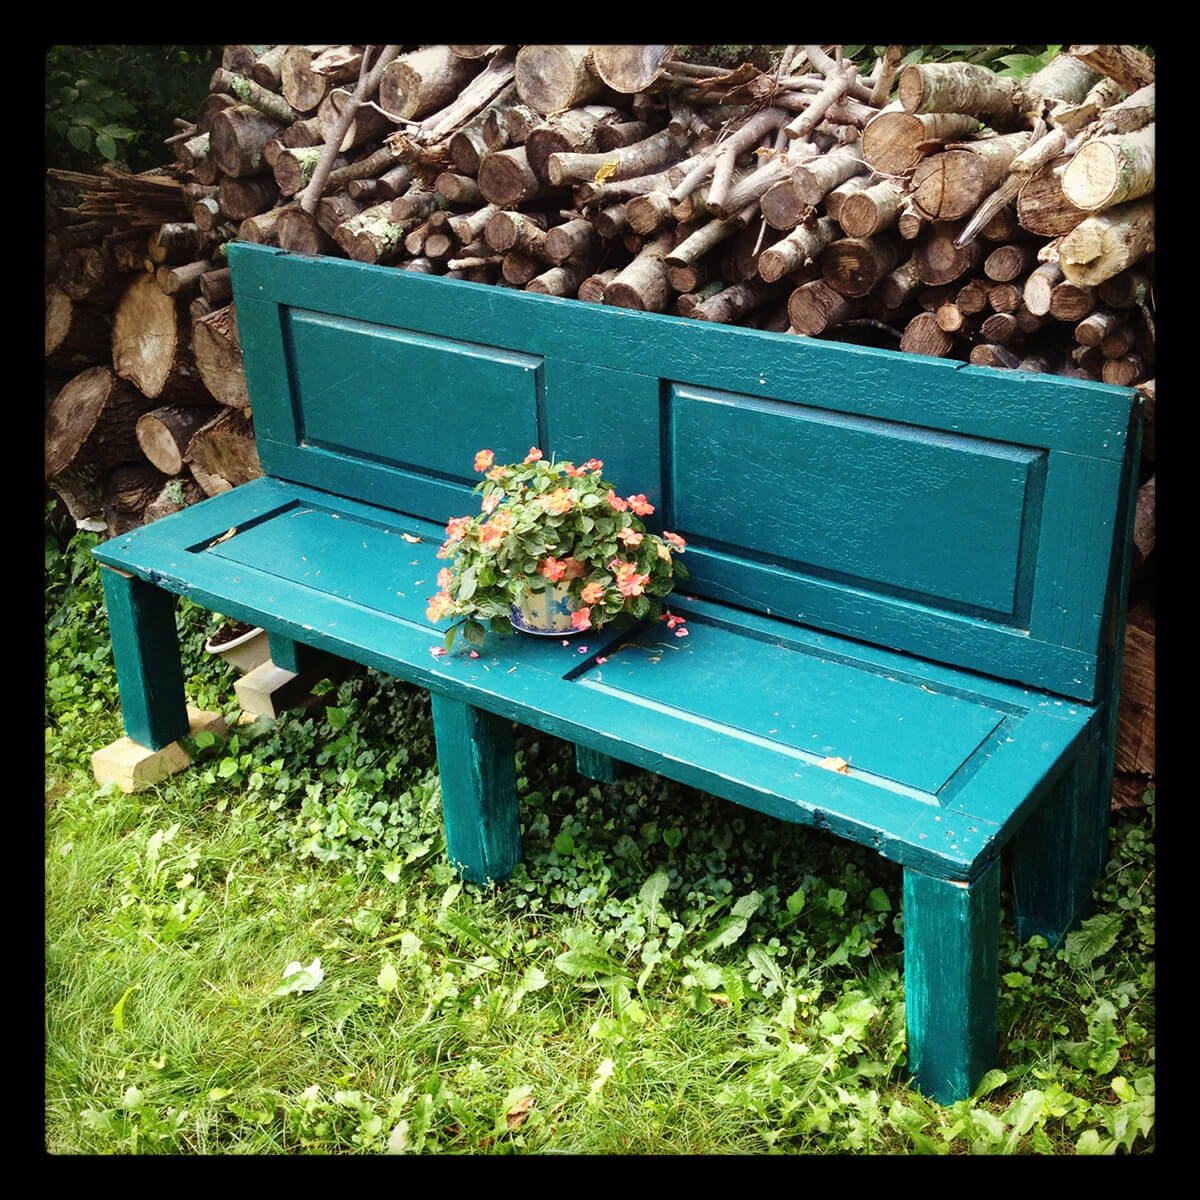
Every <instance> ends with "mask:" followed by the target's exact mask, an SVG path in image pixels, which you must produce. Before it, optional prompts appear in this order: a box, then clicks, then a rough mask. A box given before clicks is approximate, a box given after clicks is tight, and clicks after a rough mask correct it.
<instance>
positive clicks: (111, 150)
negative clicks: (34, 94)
mask: <svg viewBox="0 0 1200 1200" xmlns="http://www.w3.org/2000/svg"><path fill="white" fill-rule="evenodd" d="M220 64H221V47H220V46H104V45H99V46H58V45H56V46H51V47H50V48H49V49H48V50H47V51H46V60H45V66H46V146H45V152H46V166H48V167H58V168H63V169H67V170H76V171H85V170H89V169H93V168H95V167H96V166H99V165H100V164H102V163H105V162H114V163H123V164H124V165H126V166H128V167H129V168H130V169H131V170H134V171H144V170H148V169H149V168H151V167H156V166H161V165H163V164H164V163H165V162H167V161H169V160H170V159H171V157H172V156H171V153H170V151H169V150H168V149H167V148H166V147H165V146H164V145H163V139H164V138H167V137H170V136H171V134H173V133H176V132H178V131H177V130H176V129H175V128H174V126H173V125H172V118H173V117H183V118H184V119H186V120H189V121H190V120H192V119H193V118H194V117H195V114H196V109H197V108H198V107H199V105H200V101H201V100H203V99H204V97H205V96H206V95H207V93H208V84H209V80H210V79H211V77H212V73H213V71H214V70H215V69H216V68H217V67H218V66H220Z"/></svg>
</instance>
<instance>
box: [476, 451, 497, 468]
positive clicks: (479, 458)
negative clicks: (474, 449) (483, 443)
mask: <svg viewBox="0 0 1200 1200" xmlns="http://www.w3.org/2000/svg"><path fill="white" fill-rule="evenodd" d="M495 461H496V456H495V455H494V454H493V453H492V452H491V451H490V450H480V451H479V453H478V454H476V455H475V470H477V471H486V470H487V469H488V467H490V466H491V465H492V463H494V462H495Z"/></svg>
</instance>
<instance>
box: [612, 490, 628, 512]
mask: <svg viewBox="0 0 1200 1200" xmlns="http://www.w3.org/2000/svg"><path fill="white" fill-rule="evenodd" d="M608 502H609V504H611V505H612V506H613V508H615V509H616V510H617V512H624V511H625V510H626V509H627V508H628V507H629V505H628V504H626V503H625V501H624V500H622V499H621V497H620V496H618V495H617V493H616V492H614V491H613V490H612V488H609V489H608Z"/></svg>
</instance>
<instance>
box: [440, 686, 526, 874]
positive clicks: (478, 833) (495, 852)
mask: <svg viewBox="0 0 1200 1200" xmlns="http://www.w3.org/2000/svg"><path fill="white" fill-rule="evenodd" d="M432 699H433V732H434V737H435V739H436V741H437V756H438V771H439V773H440V774H441V778H442V815H443V817H444V819H445V822H446V849H447V851H448V853H449V855H450V861H451V862H452V863H453V864H454V866H455V868H456V869H457V870H458V872H459V873H460V874H461V875H462V877H463V878H464V879H466V880H468V881H469V882H470V883H487V882H489V881H499V880H502V879H507V878H508V877H509V875H511V874H512V871H513V868H514V867H515V866H516V865H517V863H519V862H520V861H521V825H520V821H519V819H518V816H517V777H516V770H515V768H514V765H513V738H512V724H511V722H509V721H505V720H503V719H501V718H500V717H497V716H494V715H493V714H492V713H489V712H484V711H483V710H482V709H479V708H474V707H473V706H472V705H470V704H464V703H462V701H459V700H450V699H448V698H447V697H445V696H439V695H438V694H437V693H436V692H434V693H433V695H432Z"/></svg>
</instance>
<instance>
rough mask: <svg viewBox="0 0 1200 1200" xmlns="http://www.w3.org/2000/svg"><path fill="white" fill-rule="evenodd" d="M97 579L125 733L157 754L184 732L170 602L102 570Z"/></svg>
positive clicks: (184, 706) (121, 575) (185, 715)
mask: <svg viewBox="0 0 1200 1200" xmlns="http://www.w3.org/2000/svg"><path fill="white" fill-rule="evenodd" d="M100 578H101V581H102V583H103V585H104V604H105V607H106V608H107V610H108V625H109V630H110V632H111V634H112V645H113V662H114V664H115V666H116V669H117V687H118V688H119V689H120V693H121V714H122V717H123V718H124V722H125V732H126V734H127V735H128V736H129V738H130V739H131V740H132V741H135V742H137V743H138V744H139V745H141V746H145V747H147V748H148V749H150V750H161V749H162V748H163V747H164V746H167V745H169V744H170V743H171V742H173V741H175V740H176V739H178V738H180V737H183V736H184V734H186V733H188V732H189V726H188V713H187V700H186V697H185V694H184V687H183V667H182V665H181V663H180V660H179V635H178V633H177V632H176V629H175V597H174V596H172V595H171V594H170V592H165V591H163V590H162V589H161V588H157V587H155V586H154V585H153V584H151V583H146V582H145V581H143V580H141V579H138V578H137V577H136V576H132V575H126V574H124V573H123V572H119V571H114V570H111V569H110V568H107V567H104V568H102V569H101V571H100Z"/></svg>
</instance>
